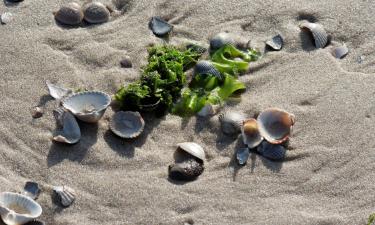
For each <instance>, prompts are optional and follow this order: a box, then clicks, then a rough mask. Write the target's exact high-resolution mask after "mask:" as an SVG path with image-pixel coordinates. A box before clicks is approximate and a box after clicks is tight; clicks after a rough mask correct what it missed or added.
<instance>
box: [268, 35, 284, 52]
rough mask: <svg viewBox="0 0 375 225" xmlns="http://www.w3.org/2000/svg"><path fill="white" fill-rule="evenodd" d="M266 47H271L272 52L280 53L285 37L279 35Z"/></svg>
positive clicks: (269, 41)
mask: <svg viewBox="0 0 375 225" xmlns="http://www.w3.org/2000/svg"><path fill="white" fill-rule="evenodd" d="M266 45H267V46H268V47H270V48H271V49H272V50H275V51H279V50H281V49H282V47H283V45H284V40H283V37H282V36H281V35H280V34H278V35H276V36H274V37H272V39H271V40H268V41H266Z"/></svg>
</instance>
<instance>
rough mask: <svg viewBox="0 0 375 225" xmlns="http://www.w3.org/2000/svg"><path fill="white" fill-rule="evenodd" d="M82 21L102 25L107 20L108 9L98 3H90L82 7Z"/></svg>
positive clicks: (108, 15)
mask: <svg viewBox="0 0 375 225" xmlns="http://www.w3.org/2000/svg"><path fill="white" fill-rule="evenodd" d="M83 14H84V19H85V20H86V21H87V22H89V23H92V24H96V23H104V22H107V21H108V20H109V17H110V12H109V10H108V8H107V7H106V6H105V5H104V4H103V3H100V2H90V3H87V4H85V5H84V6H83Z"/></svg>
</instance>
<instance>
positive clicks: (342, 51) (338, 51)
mask: <svg viewBox="0 0 375 225" xmlns="http://www.w3.org/2000/svg"><path fill="white" fill-rule="evenodd" d="M348 53H349V49H348V47H346V45H345V44H344V45H342V46H340V47H336V48H334V50H333V52H332V55H333V56H334V57H336V58H337V59H342V58H344V57H345V56H346V55H347V54H348Z"/></svg>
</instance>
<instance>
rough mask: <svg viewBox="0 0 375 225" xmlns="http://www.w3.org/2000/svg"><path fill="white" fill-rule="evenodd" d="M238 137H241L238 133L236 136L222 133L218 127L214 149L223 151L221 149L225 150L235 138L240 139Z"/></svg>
mask: <svg viewBox="0 0 375 225" xmlns="http://www.w3.org/2000/svg"><path fill="white" fill-rule="evenodd" d="M240 139H241V141H242V138H241V136H240V135H238V136H237V137H236V136H228V135H226V134H224V133H223V132H222V131H221V129H220V131H219V133H218V134H217V136H216V141H215V142H216V149H217V150H218V151H220V152H223V151H225V150H227V148H228V146H229V145H231V144H232V143H233V142H235V141H236V140H240Z"/></svg>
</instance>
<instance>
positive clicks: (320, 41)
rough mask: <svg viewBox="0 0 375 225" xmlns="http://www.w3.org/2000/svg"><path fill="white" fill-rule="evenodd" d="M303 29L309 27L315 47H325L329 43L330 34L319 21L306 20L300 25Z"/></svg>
mask: <svg viewBox="0 0 375 225" xmlns="http://www.w3.org/2000/svg"><path fill="white" fill-rule="evenodd" d="M300 27H301V28H302V29H304V28H305V29H308V30H309V31H310V32H311V34H312V35H313V38H314V42H315V47H316V48H324V47H325V46H326V45H327V44H328V39H329V36H328V34H327V32H326V31H325V30H324V28H323V26H322V25H320V24H317V23H310V22H304V23H302V24H301V25H300Z"/></svg>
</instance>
